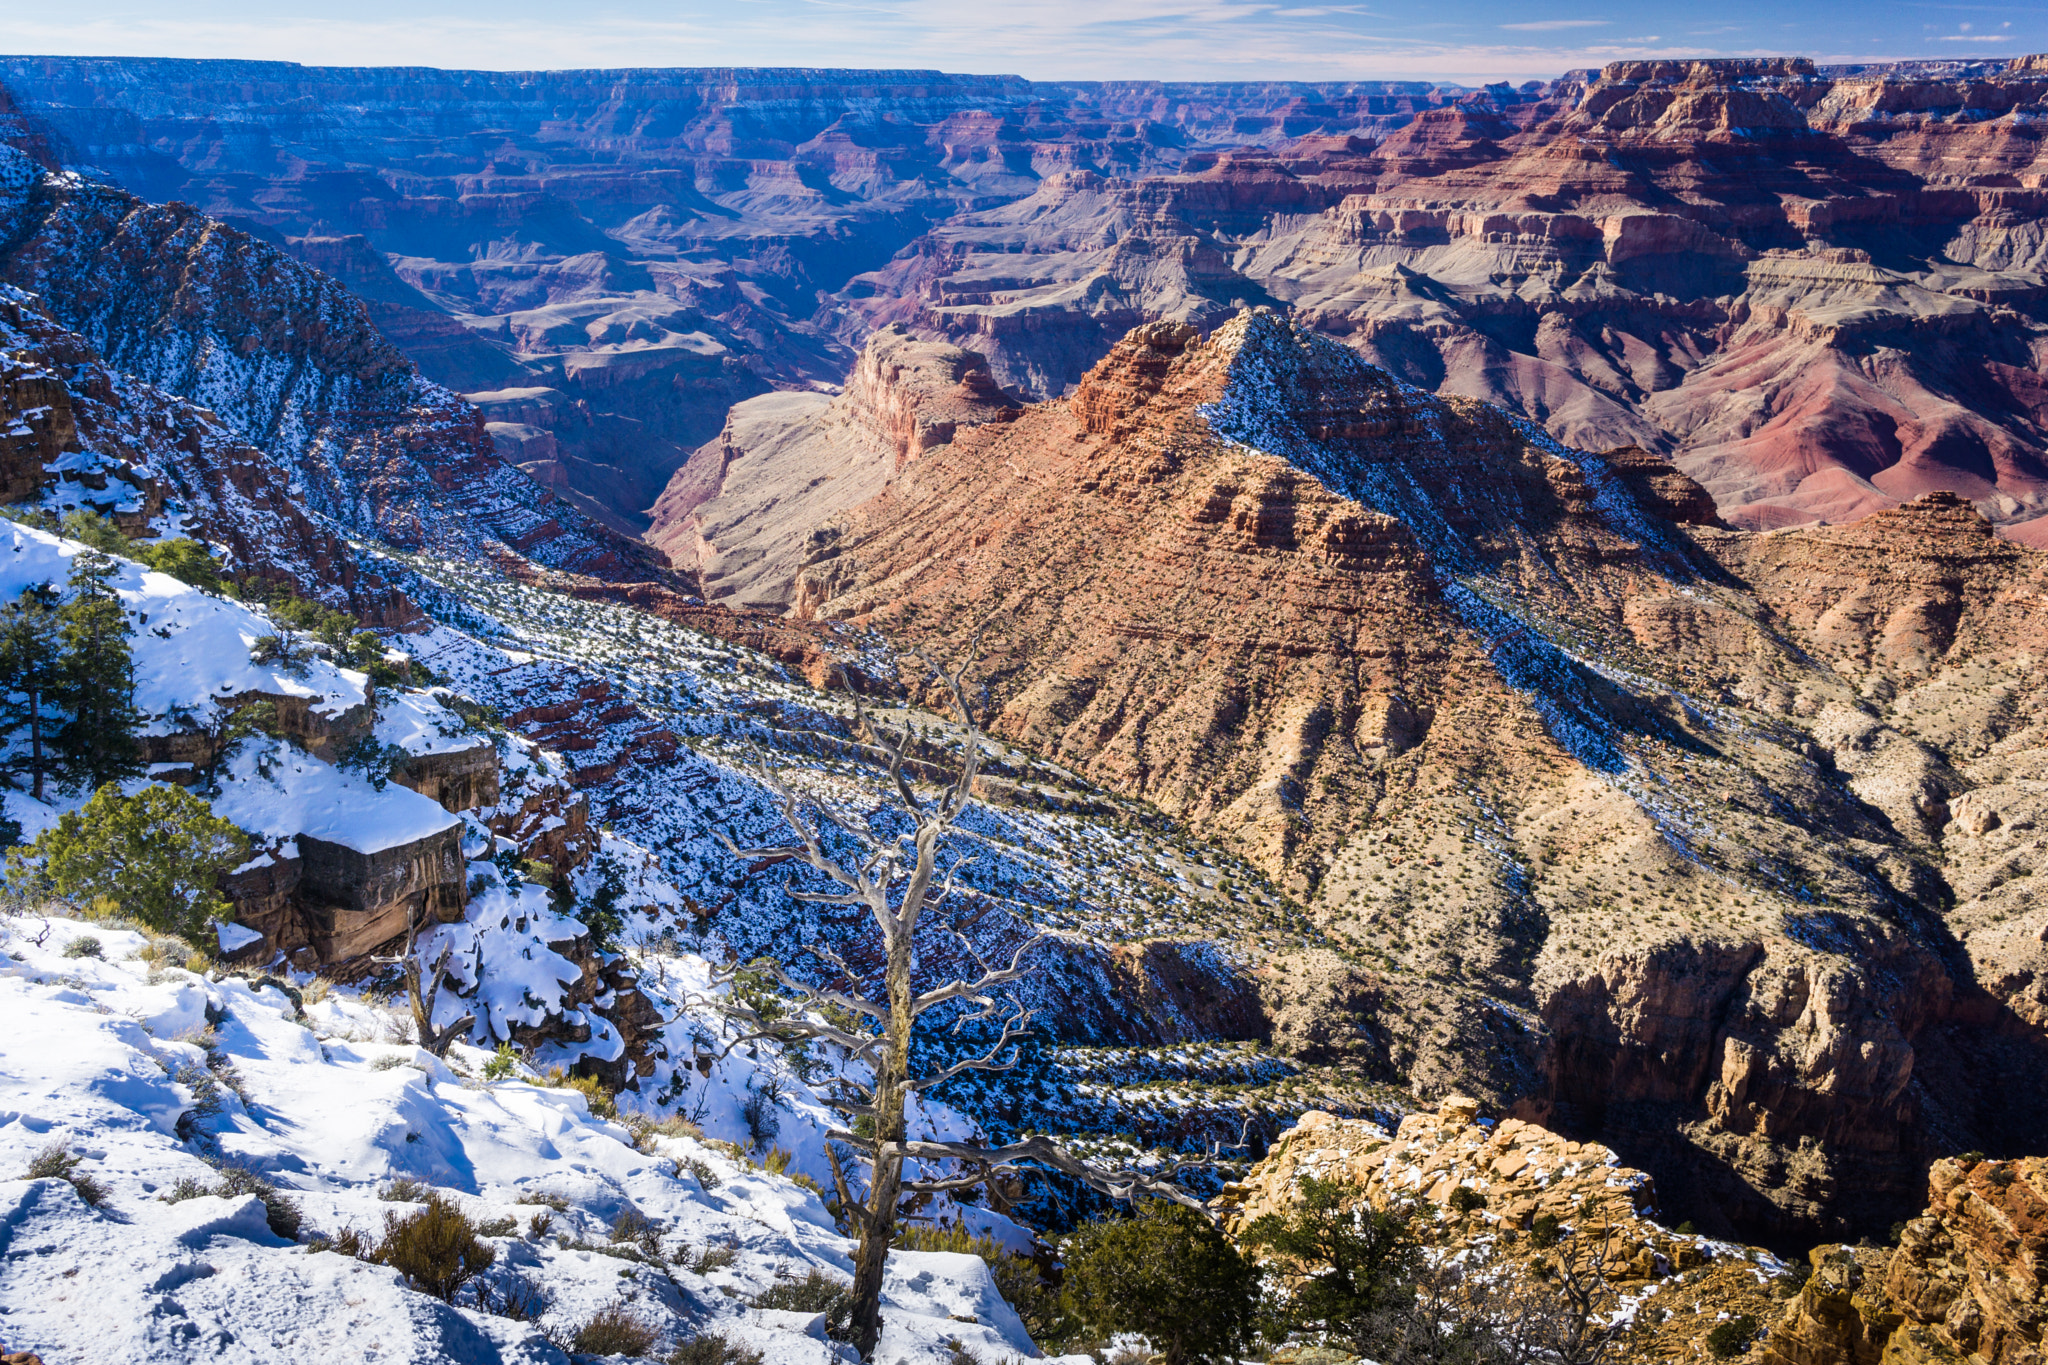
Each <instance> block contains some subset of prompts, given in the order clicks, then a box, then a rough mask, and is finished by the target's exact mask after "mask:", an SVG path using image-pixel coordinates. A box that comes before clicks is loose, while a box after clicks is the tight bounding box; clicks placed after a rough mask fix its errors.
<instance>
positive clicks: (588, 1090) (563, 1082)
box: [547, 1067, 619, 1119]
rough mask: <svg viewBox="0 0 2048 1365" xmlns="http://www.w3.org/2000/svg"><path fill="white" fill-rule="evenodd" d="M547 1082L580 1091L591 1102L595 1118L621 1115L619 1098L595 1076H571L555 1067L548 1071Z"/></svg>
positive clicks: (591, 1111) (553, 1085)
mask: <svg viewBox="0 0 2048 1365" xmlns="http://www.w3.org/2000/svg"><path fill="white" fill-rule="evenodd" d="M547 1083H548V1084H549V1085H550V1086H552V1087H555V1088H558V1089H563V1090H574V1091H577V1092H579V1093H580V1094H581V1095H582V1096H583V1098H584V1099H585V1100H588V1101H589V1102H590V1113H591V1115H592V1117H594V1118H601V1119H615V1118H617V1117H618V1116H619V1102H618V1100H617V1099H615V1098H614V1097H613V1096H612V1092H611V1091H609V1090H607V1089H605V1088H604V1082H603V1081H600V1080H599V1079H598V1078H597V1077H595V1076H571V1075H569V1074H568V1073H567V1072H565V1071H563V1070H562V1068H560V1067H555V1068H554V1069H553V1070H551V1071H549V1072H548V1077H547Z"/></svg>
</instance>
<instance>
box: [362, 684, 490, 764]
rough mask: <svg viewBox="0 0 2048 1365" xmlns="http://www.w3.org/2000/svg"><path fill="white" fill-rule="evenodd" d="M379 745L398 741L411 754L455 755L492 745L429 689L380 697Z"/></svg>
mask: <svg viewBox="0 0 2048 1365" xmlns="http://www.w3.org/2000/svg"><path fill="white" fill-rule="evenodd" d="M374 733H375V735H376V738H377V742H378V743H379V744H395V745H397V746H398V747H399V748H401V749H403V750H405V751H406V752H407V753H411V754H454V753H463V752H465V751H467V750H471V749H483V748H489V747H490V744H491V741H490V737H489V736H487V735H481V734H478V733H477V732H476V731H474V730H472V729H470V728H469V726H467V725H465V724H464V723H463V720H462V718H461V717H460V716H458V715H456V714H455V713H454V712H453V711H450V710H449V709H448V708H447V707H445V706H443V705H442V704H441V703H440V702H439V701H438V700H437V699H436V698H435V697H434V696H433V695H431V694H429V693H426V692H399V693H385V694H383V695H381V696H379V697H378V698H377V728H376V730H375V732H374Z"/></svg>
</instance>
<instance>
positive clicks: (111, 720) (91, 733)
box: [56, 551, 142, 790]
mask: <svg viewBox="0 0 2048 1365" xmlns="http://www.w3.org/2000/svg"><path fill="white" fill-rule="evenodd" d="M118 572H120V566H119V564H117V563H116V562H115V561H114V560H113V559H111V558H109V557H108V556H106V555H104V554H100V553H99V552H97V551H87V552H86V553H85V554H82V555H80V556H78V558H77V559H75V560H73V561H72V564H71V579H70V582H69V584H68V585H67V586H69V588H70V589H71V596H70V598H69V599H68V600H67V601H66V602H65V603H64V605H63V606H61V607H59V608H58V609H57V616H58V619H59V621H60V622H61V623H62V626H63V635H64V663H63V672H62V685H61V687H60V689H59V700H60V702H61V704H62V706H63V709H64V710H66V711H68V712H70V713H71V720H70V721H69V723H67V724H66V725H65V726H64V727H63V728H62V729H61V730H59V731H58V732H57V746H56V747H57V752H58V754H59V756H60V758H61V761H62V770H63V772H64V775H65V777H66V778H67V779H68V780H69V781H71V782H73V783H76V784H78V785H80V786H83V787H85V788H86V789H87V790H97V789H98V788H100V787H102V786H104V785H106V784H107V783H109V782H115V781H118V780H120V779H121V778H124V777H132V776H134V775H135V774H136V773H138V772H140V771H142V764H141V762H140V758H139V755H138V753H137V746H136V743H135V727H136V725H137V723H138V721H139V719H140V717H139V716H138V715H137V714H136V711H135V660H134V658H133V656H132V655H131V654H130V653H129V649H128V635H129V630H130V627H129V624H128V613H127V612H126V611H125V610H124V609H123V608H122V606H121V599H120V597H119V596H117V595H116V594H115V592H114V589H113V587H112V585H111V580H112V579H113V577H114V575H115V574H116V573H118Z"/></svg>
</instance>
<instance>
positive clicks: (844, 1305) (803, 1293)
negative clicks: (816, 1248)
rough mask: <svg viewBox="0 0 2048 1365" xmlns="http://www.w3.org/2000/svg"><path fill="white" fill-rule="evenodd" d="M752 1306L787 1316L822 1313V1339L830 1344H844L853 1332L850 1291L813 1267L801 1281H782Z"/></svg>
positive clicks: (757, 1296)
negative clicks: (786, 1313)
mask: <svg viewBox="0 0 2048 1365" xmlns="http://www.w3.org/2000/svg"><path fill="white" fill-rule="evenodd" d="M752 1303H753V1306H754V1307H756V1308H778V1309H781V1310H783V1311H785V1312H790V1313H823V1314H824V1315H825V1335H827V1336H829V1337H831V1338H832V1339H833V1340H834V1341H844V1340H846V1337H847V1334H848V1333H849V1332H850V1331H852V1329H853V1293H852V1287H851V1286H849V1285H847V1284H846V1283H844V1282H843V1281H841V1280H838V1279H835V1278H833V1277H832V1276H830V1275H827V1274H826V1273H825V1272H824V1271H822V1270H819V1269H817V1268H816V1267H815V1266H814V1267H812V1268H811V1270H810V1272H809V1273H808V1274H806V1275H805V1276H804V1277H803V1278H802V1279H801V1280H784V1281H783V1282H782V1283H780V1284H778V1285H775V1286H773V1287H771V1288H769V1289H765V1290H763V1291H762V1292H760V1293H759V1294H756V1295H755V1296H754V1297H753V1300H752Z"/></svg>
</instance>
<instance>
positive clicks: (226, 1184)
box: [172, 1166, 305, 1242]
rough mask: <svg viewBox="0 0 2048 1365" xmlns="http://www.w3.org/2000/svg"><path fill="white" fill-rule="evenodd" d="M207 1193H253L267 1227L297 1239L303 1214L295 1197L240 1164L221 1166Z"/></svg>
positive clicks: (227, 1195) (236, 1195)
mask: <svg viewBox="0 0 2048 1365" xmlns="http://www.w3.org/2000/svg"><path fill="white" fill-rule="evenodd" d="M172 1188H173V1189H175V1188H177V1187H176V1186H173V1187H172ZM208 1193H210V1194H215V1195H218V1196H219V1197H220V1198H222V1199H239V1198H241V1197H242V1196H243V1195H245V1194H253V1195H255V1196H256V1197H257V1198H258V1199H261V1200H262V1201H263V1221H264V1222H266V1223H268V1224H269V1225H270V1230H271V1231H272V1232H274V1233H276V1234H277V1235H278V1236H280V1237H283V1238H287V1239H289V1240H291V1241H294V1242H296V1241H297V1240H299V1228H300V1226H301V1225H302V1224H303V1223H304V1221H305V1218H304V1215H302V1214H301V1213H300V1211H299V1201H298V1200H296V1199H294V1198H292V1197H291V1196H290V1195H288V1194H286V1193H284V1192H283V1191H282V1190H280V1189H278V1188H277V1186H275V1185H273V1184H271V1183H270V1182H269V1181H268V1180H265V1179H264V1178H263V1177H262V1176H260V1175H258V1174H256V1172H254V1171H251V1170H245V1169H243V1168H242V1167H240V1166H222V1167H221V1168H220V1183H219V1184H218V1185H216V1186H214V1187H213V1189H212V1190H210V1191H208ZM173 1202H175V1201H173Z"/></svg>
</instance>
